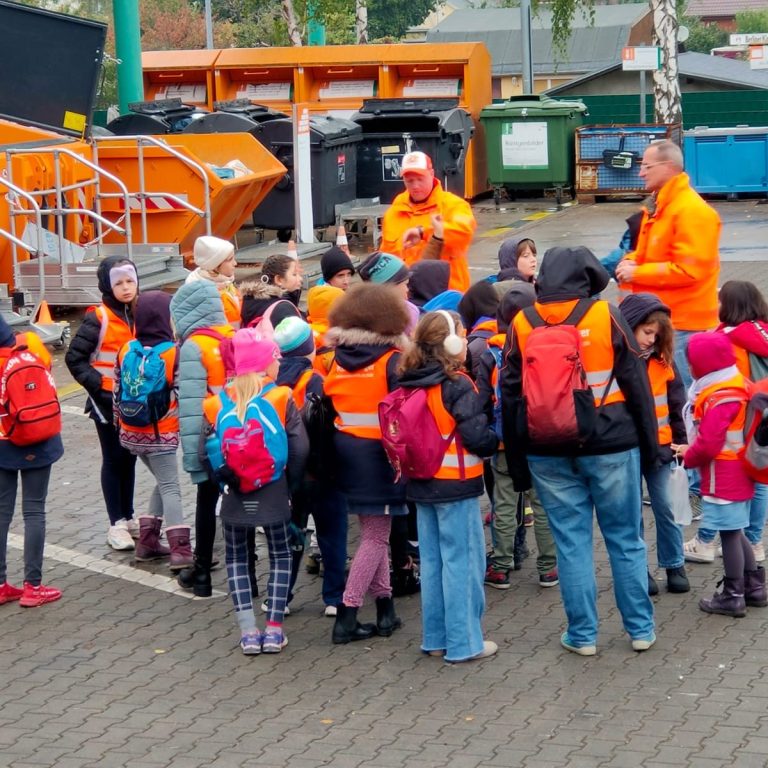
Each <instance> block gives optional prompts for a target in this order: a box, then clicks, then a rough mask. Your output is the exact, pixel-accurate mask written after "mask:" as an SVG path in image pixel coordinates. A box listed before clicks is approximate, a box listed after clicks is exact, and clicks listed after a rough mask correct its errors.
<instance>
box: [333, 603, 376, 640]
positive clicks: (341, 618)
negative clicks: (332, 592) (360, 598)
mask: <svg viewBox="0 0 768 768" xmlns="http://www.w3.org/2000/svg"><path fill="white" fill-rule="evenodd" d="M375 631H376V627H375V626H374V625H373V624H361V623H360V622H359V621H358V620H357V608H352V607H351V606H349V605H344V603H339V605H338V606H337V608H336V621H335V622H334V625H333V636H332V639H333V642H334V643H335V644H336V645H339V644H342V643H351V642H353V641H355V640H367V639H368V638H369V637H372V636H373V634H374V633H375Z"/></svg>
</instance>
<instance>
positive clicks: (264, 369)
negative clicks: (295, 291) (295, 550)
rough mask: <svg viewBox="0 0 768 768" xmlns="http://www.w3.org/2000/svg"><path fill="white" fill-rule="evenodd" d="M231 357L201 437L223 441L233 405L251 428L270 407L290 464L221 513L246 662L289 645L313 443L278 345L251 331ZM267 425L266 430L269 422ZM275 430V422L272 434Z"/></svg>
mask: <svg viewBox="0 0 768 768" xmlns="http://www.w3.org/2000/svg"><path fill="white" fill-rule="evenodd" d="M232 352H233V357H234V373H235V376H234V377H233V378H232V380H231V382H229V383H228V384H227V385H226V387H225V388H224V391H223V392H221V393H220V394H219V395H212V396H211V397H208V398H206V400H205V402H204V403H203V412H204V414H205V419H204V423H203V429H202V435H203V437H204V438H206V439H211V434H212V433H213V435H214V439H216V438H218V440H219V441H221V439H222V437H223V435H216V428H217V427H218V426H219V424H218V421H219V414H220V413H221V410H222V408H223V407H224V403H225V402H226V403H227V404H228V405H229V406H230V407H232V406H234V408H235V409H236V412H237V419H238V420H239V423H240V424H243V425H244V426H245V425H246V423H247V421H246V415H247V413H248V410H249V407H250V406H251V404H252V403H253V402H254V401H256V404H258V403H259V402H260V401H267V403H268V404H269V406H271V408H266V407H263V406H262V410H261V413H271V414H273V418H274V414H277V418H279V420H280V427H282V429H283V430H284V434H283V439H284V440H287V454H284V455H283V458H287V462H286V463H285V464H283V465H282V466H280V467H276V466H275V464H273V465H272V466H273V468H274V469H275V470H276V472H277V473H278V476H277V477H275V478H274V479H272V481H271V482H265V483H264V484H263V485H261V486H260V487H257V488H256V489H255V490H250V491H241V490H240V489H239V488H238V487H236V486H235V485H232V484H229V485H227V487H226V488H225V491H224V494H223V495H222V501H221V511H220V516H221V525H222V531H223V533H224V543H225V546H226V562H227V582H228V585H229V592H230V596H231V598H232V603H233V605H234V608H235V616H236V618H237V623H238V626H239V628H240V648H241V650H242V652H243V653H244V654H245V655H246V656H253V655H256V654H259V653H280V651H282V649H283V648H284V647H285V646H286V645H287V644H288V638H287V636H286V634H285V632H284V631H283V616H284V614H285V608H286V605H287V600H288V592H289V582H290V575H291V533H290V530H289V523H290V517H291V501H290V494H291V490H292V488H293V487H294V486H295V485H296V484H297V483H299V482H300V481H301V478H302V476H303V473H304V463H305V461H306V457H307V453H308V441H307V436H306V431H305V429H304V424H303V423H302V420H301V415H300V414H299V410H298V408H296V404H295V403H294V400H293V396H292V394H291V390H290V388H289V387H282V386H275V385H274V380H275V378H276V377H277V372H278V360H279V358H280V351H279V349H278V347H277V344H275V342H274V341H271V340H269V339H264V338H262V337H261V336H260V335H259V334H258V333H257V332H256V331H254V330H252V329H250V328H245V329H242V330H239V331H238V332H237V333H236V334H235V335H234V337H233V339H232ZM267 418H269V417H267ZM261 426H262V428H265V426H264V423H262V425H261ZM275 426H276V425H275V424H274V423H271V427H272V429H275ZM201 443H202V441H201ZM267 444H268V441H267ZM256 526H261V527H263V528H264V533H265V534H266V537H267V547H268V549H269V584H268V588H267V595H268V597H267V605H268V613H267V623H266V629H265V631H264V632H263V633H262V632H260V631H259V629H258V627H257V623H256V616H255V613H254V610H253V601H252V589H251V579H250V575H249V563H248V560H249V558H248V538H249V533H250V532H251V531H252V530H253V529H254V528H255V527H256Z"/></svg>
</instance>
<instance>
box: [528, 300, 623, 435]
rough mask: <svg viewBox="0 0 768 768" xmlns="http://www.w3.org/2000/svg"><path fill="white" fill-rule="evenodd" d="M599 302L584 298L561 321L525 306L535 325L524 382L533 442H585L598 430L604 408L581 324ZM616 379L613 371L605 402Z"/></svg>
mask: <svg viewBox="0 0 768 768" xmlns="http://www.w3.org/2000/svg"><path fill="white" fill-rule="evenodd" d="M594 304H595V302H594V300H592V299H581V300H579V301H578V302H577V303H576V306H575V307H574V308H573V310H572V311H571V313H570V315H568V317H566V318H565V320H563V321H562V322H561V323H558V324H556V325H550V324H548V323H547V322H546V320H544V319H543V318H542V317H541V316H540V315H539V313H538V312H537V311H536V308H535V307H527V308H526V309H524V310H523V312H524V313H525V317H526V319H527V320H528V322H529V323H530V324H531V327H532V328H533V330H532V331H531V332H530V334H529V336H528V340H527V342H526V344H525V353H524V354H523V381H522V390H523V397H524V398H525V410H526V422H527V424H526V426H527V431H528V438H529V439H530V441H531V442H533V443H538V444H544V443H573V444H582V443H584V442H586V441H587V440H588V439H589V438H590V437H591V435H592V433H593V432H594V429H595V425H596V424H597V415H598V412H599V408H595V399H594V395H593V394H592V389H591V387H590V386H589V382H588V381H587V373H586V370H585V369H584V364H583V362H582V359H581V333H580V332H579V329H578V328H577V327H576V326H577V325H578V323H579V322H580V321H581V320H582V319H583V318H584V316H585V315H586V314H587V312H589V310H590V309H591V308H592V307H593V306H594ZM612 382H613V373H612V374H611V378H610V380H609V381H608V384H607V385H606V388H605V395H604V396H603V402H605V397H606V396H607V394H608V391H609V389H610V387H611V383H612ZM602 405H603V403H602V402H601V404H600V407H602Z"/></svg>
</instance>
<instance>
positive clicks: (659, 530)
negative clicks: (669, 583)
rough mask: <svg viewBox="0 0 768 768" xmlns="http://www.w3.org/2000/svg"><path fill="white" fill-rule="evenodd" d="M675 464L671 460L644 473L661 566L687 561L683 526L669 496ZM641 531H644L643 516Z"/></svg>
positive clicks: (657, 553)
mask: <svg viewBox="0 0 768 768" xmlns="http://www.w3.org/2000/svg"><path fill="white" fill-rule="evenodd" d="M674 466H675V463H674V462H670V463H669V464H665V465H664V466H663V467H661V468H660V469H657V470H654V471H652V472H644V473H643V477H645V484H646V485H647V486H648V496H649V497H650V499H651V509H652V510H653V517H654V519H655V521H656V558H657V560H658V562H659V568H679V567H680V566H681V565H683V564H684V563H685V557H684V555H683V528H682V526H680V525H678V524H677V523H676V522H675V518H674V516H673V515H672V504H671V501H670V497H669V474H670V472H671V471H672V467H674ZM640 533H641V535H642V534H643V533H644V532H643V519H642V516H641V518H640Z"/></svg>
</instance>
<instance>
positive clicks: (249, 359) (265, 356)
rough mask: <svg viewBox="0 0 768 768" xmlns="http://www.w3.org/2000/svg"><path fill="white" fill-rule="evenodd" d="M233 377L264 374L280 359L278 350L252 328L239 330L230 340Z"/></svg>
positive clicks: (270, 341)
mask: <svg viewBox="0 0 768 768" xmlns="http://www.w3.org/2000/svg"><path fill="white" fill-rule="evenodd" d="M232 348H233V351H234V355H235V375H236V376H243V375H244V374H246V373H265V372H266V370H267V368H269V366H270V364H271V363H273V362H274V361H275V360H279V359H280V348H279V347H278V346H277V344H275V342H274V341H272V340H271V339H265V338H263V337H262V336H261V334H260V333H259V332H258V331H256V330H254V329H253V328H241V329H240V330H239V331H238V332H237V333H236V334H235V335H234V337H233V338H232Z"/></svg>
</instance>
